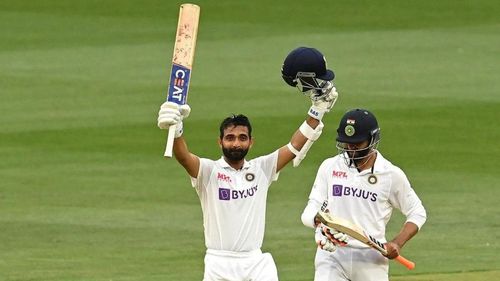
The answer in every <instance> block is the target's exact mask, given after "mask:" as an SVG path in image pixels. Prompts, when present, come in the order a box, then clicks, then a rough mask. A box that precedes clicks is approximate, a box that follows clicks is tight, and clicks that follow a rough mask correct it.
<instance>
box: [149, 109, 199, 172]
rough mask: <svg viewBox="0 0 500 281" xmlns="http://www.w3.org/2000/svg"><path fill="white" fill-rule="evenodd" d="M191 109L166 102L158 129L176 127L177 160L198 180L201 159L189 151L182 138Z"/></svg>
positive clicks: (160, 113)
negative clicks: (185, 121) (184, 123)
mask: <svg viewBox="0 0 500 281" xmlns="http://www.w3.org/2000/svg"><path fill="white" fill-rule="evenodd" d="M190 112H191V108H190V107H189V105H187V104H184V105H180V106H179V105H178V104H176V103H173V102H165V103H163V104H162V105H161V107H160V112H159V113H158V127H159V128H160V129H168V128H169V127H170V126H171V125H176V130H175V139H174V146H173V152H174V156H175V159H177V161H178V162H179V163H180V164H181V165H182V166H183V167H184V169H186V171H187V173H188V174H189V175H190V176H191V177H193V178H196V177H197V176H198V170H199V168H200V158H199V157H198V156H196V155H194V154H193V153H191V152H190V151H189V149H188V146H187V143H186V141H185V140H184V137H183V136H182V133H183V124H182V120H183V119H184V118H187V117H188V116H189V113H190Z"/></svg>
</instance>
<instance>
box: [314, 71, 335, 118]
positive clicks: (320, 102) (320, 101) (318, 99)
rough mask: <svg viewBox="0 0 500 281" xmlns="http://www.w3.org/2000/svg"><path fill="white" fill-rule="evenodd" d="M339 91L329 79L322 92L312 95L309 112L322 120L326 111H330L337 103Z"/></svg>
mask: <svg viewBox="0 0 500 281" xmlns="http://www.w3.org/2000/svg"><path fill="white" fill-rule="evenodd" d="M338 96H339V93H338V92H337V89H336V88H335V86H333V83H331V82H329V81H327V82H326V83H325V85H324V86H323V88H322V89H321V93H317V94H313V95H311V101H312V105H311V107H310V108H309V111H308V114H309V116H311V117H312V118H314V119H317V120H321V119H322V118H323V116H324V115H325V113H327V112H330V109H332V107H333V106H334V105H335V102H336V101H337V98H338Z"/></svg>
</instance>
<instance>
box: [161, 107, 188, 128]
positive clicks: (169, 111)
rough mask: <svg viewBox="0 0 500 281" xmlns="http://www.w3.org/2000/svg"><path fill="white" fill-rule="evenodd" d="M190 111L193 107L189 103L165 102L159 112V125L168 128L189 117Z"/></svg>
mask: <svg viewBox="0 0 500 281" xmlns="http://www.w3.org/2000/svg"><path fill="white" fill-rule="evenodd" d="M189 113H191V107H189V105H187V104H183V105H178V104H176V103H175V102H168V101H167V102H164V103H163V104H162V105H161V107H160V111H159V112H158V127H159V128H160V129H168V128H169V127H170V126H171V125H177V124H179V123H181V121H182V120H183V119H184V118H187V117H188V116H189ZM179 127H182V126H179Z"/></svg>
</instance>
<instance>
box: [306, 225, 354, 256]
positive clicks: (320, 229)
mask: <svg viewBox="0 0 500 281" xmlns="http://www.w3.org/2000/svg"><path fill="white" fill-rule="evenodd" d="M314 239H315V240H316V244H318V247H320V248H321V249H323V250H325V251H328V252H334V251H335V250H336V249H337V246H345V245H347V240H348V237H347V234H345V233H342V232H338V231H336V230H334V229H332V228H329V227H328V226H326V225H324V224H322V223H320V224H318V226H317V227H316V232H315V234H314Z"/></svg>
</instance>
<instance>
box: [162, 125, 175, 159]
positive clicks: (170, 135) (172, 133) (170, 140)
mask: <svg viewBox="0 0 500 281" xmlns="http://www.w3.org/2000/svg"><path fill="white" fill-rule="evenodd" d="M175 127H176V125H170V127H168V137H167V146H166V147H165V153H164V154H163V156H165V157H169V158H171V157H172V150H173V148H174V137H175Z"/></svg>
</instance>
